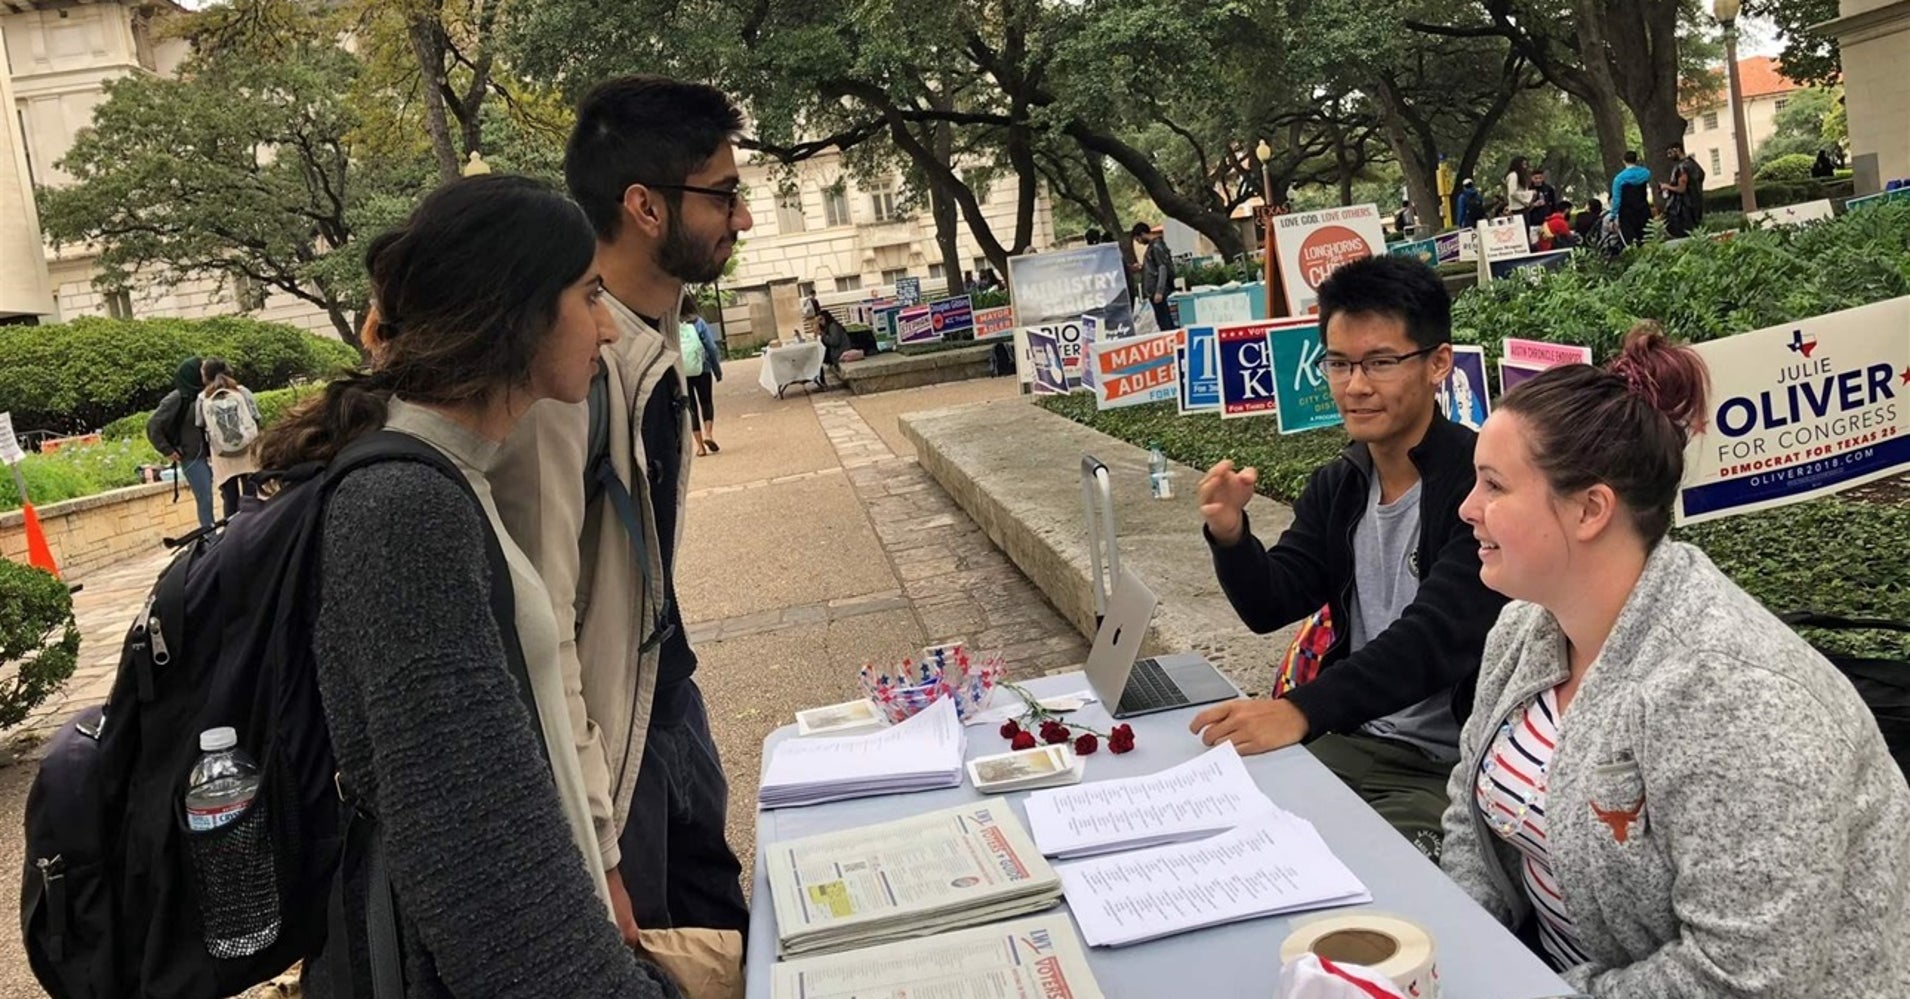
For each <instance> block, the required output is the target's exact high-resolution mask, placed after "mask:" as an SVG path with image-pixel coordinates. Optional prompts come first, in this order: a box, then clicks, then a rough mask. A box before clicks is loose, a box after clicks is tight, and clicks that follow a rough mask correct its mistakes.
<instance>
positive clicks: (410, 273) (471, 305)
mask: <svg viewBox="0 0 1910 999" xmlns="http://www.w3.org/2000/svg"><path fill="white" fill-rule="evenodd" d="M596 245H597V244H596V237H595V235H594V234H593V232H592V231H591V228H590V222H589V220H588V219H586V218H585V217H584V213H583V210H582V209H580V208H578V207H577V205H576V203H574V202H572V201H571V200H570V199H568V198H566V197H564V196H563V195H562V194H559V193H557V192H556V191H553V190H551V189H550V188H549V187H547V186H545V185H543V184H541V183H539V182H537V181H535V180H531V179H530V178H528V177H513V176H508V175H502V174H492V175H481V176H477V177H466V178H463V179H461V180H454V181H452V182H450V183H448V184H445V185H444V186H442V187H439V188H438V189H437V190H435V191H433V192H431V193H430V194H429V195H427V196H426V197H425V199H424V201H423V202H422V203H421V204H419V205H418V207H417V209H416V210H414V211H413V212H412V213H411V217H410V218H408V219H406V220H405V222H404V223H403V224H402V225H400V226H398V227H397V228H395V229H391V230H389V231H387V232H384V233H382V234H380V235H379V236H378V237H377V238H376V239H373V240H372V241H371V244H370V245H369V246H368V247H367V248H366V250H365V269H366V271H367V272H368V273H369V275H370V277H371V286H372V289H373V302H372V307H371V318H369V319H368V321H367V323H366V330H367V332H369V333H372V334H373V336H371V337H369V338H368V339H367V343H368V344H371V345H373V346H372V351H373V355H374V356H373V361H372V368H371V371H370V372H368V373H356V374H349V375H345V376H343V377H340V378H338V379H337V380H335V381H333V382H331V383H330V384H329V385H327V386H326V387H325V391H324V392H323V393H321V394H320V395H318V396H317V397H315V398H313V399H310V400H308V401H306V402H305V403H303V404H301V405H300V406H298V407H297V408H296V409H294V410H292V411H291V412H289V413H287V414H286V415H285V416H284V417H282V418H281V419H280V420H279V421H278V422H277V423H275V424H273V426H272V428H271V429H270V430H268V431H266V433H265V434H264V435H263V440H262V441H261V442H260V445H259V461H260V463H261V464H262V465H264V467H266V468H270V469H288V468H291V467H293V466H295V465H299V464H303V463H305V462H312V461H317V462H328V461H330V460H331V459H332V457H333V456H335V455H336V454H338V452H339V451H341V450H343V449H344V447H345V445H347V444H350V443H351V442H352V441H353V440H355V439H356V438H358V437H360V436H362V435H364V434H366V433H369V432H371V431H373V430H377V429H379V428H380V427H382V426H384V424H385V418H386V413H387V406H388V404H389V402H390V400H391V397H392V396H393V395H400V396H403V397H404V398H405V399H407V400H409V401H412V402H420V403H428V404H437V405H467V404H474V403H476V404H481V403H486V402H489V401H490V400H492V399H494V398H496V397H497V396H498V395H499V394H501V393H503V392H507V391H510V390H512V389H515V388H520V387H523V386H526V385H527V384H528V383H529V381H530V372H531V361H532V359H533V358H534V357H535V356H536V354H537V349H538V347H539V345H540V344H541V343H542V342H543V339H544V336H545V335H546V334H547V333H548V332H549V331H550V329H551V326H552V325H553V324H554V323H555V322H556V320H557V308H558V300H559V298H560V296H562V294H563V292H564V289H565V288H568V287H569V286H570V285H572V284H574V283H576V282H577V280H578V279H579V278H582V277H583V276H584V274H585V272H586V271H588V270H589V269H590V262H591V258H592V257H593V256H594V255H595V254H596Z"/></svg>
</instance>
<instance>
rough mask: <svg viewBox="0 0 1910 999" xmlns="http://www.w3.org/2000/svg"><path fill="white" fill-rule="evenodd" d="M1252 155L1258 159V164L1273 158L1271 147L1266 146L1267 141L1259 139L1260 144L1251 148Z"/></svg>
mask: <svg viewBox="0 0 1910 999" xmlns="http://www.w3.org/2000/svg"><path fill="white" fill-rule="evenodd" d="M1253 154H1254V155H1255V156H1258V157H1260V162H1262V163H1265V162H1266V161H1268V160H1270V159H1272V158H1273V147H1272V146H1269V145H1267V140H1265V139H1261V140H1260V144H1259V145H1257V146H1255V147H1253Z"/></svg>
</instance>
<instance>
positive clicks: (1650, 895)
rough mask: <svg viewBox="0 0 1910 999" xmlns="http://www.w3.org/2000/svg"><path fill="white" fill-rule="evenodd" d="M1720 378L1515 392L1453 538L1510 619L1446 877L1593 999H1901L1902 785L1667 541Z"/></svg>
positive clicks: (1764, 634)
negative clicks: (1502, 598)
mask: <svg viewBox="0 0 1910 999" xmlns="http://www.w3.org/2000/svg"><path fill="white" fill-rule="evenodd" d="M1704 386H1705V375H1704V369H1703V367H1702V365H1701V362H1700V361H1699V360H1698V358H1697V356H1696V355H1695V354H1694V353H1692V352H1691V351H1690V350H1689V349H1688V348H1683V347H1673V346H1671V345H1669V344H1668V343H1666V342H1665V341H1664V339H1663V338H1662V337H1661V336H1659V335H1657V334H1656V333H1655V332H1653V331H1648V330H1647V331H1636V332H1634V333H1633V335H1632V336H1631V337H1630V338H1629V339H1628V341H1627V343H1626V345H1625V348H1624V351H1623V353H1622V354H1621V356H1620V357H1619V358H1618V359H1617V360H1615V361H1614V362H1613V363H1612V365H1611V367H1610V370H1608V371H1601V370H1598V369H1596V368H1592V367H1590V366H1587V365H1574V366H1571V367H1566V368H1558V369H1554V370H1552V371H1548V372H1546V373H1545V374H1543V375H1540V376H1539V377H1537V378H1534V379H1533V380H1532V381H1530V382H1527V383H1525V384H1523V385H1521V386H1520V387H1519V388H1517V389H1515V390H1513V391H1512V392H1510V393H1508V394H1507V395H1506V397H1505V399H1504V400H1503V401H1502V402H1501V403H1500V406H1499V411H1498V412H1496V413H1494V414H1493V416H1492V418H1491V419H1490V420H1488V421H1487V422H1486V425H1485V429H1484V430H1483V431H1481V432H1480V434H1479V442H1478V448H1477V451H1476V454H1475V456H1474V461H1475V464H1476V465H1477V468H1478V482H1477V485H1476V486H1475V487H1474V489H1473V492H1472V494H1471V495H1470V496H1468V497H1467V499H1466V502H1465V503H1464V505H1462V506H1461V507H1460V516H1461V517H1463V518H1464V519H1465V520H1466V522H1467V523H1468V524H1470V525H1472V528H1473V532H1474V534H1475V535H1476V536H1477V537H1478V539H1479V548H1480V562H1481V566H1482V568H1481V572H1480V575H1481V577H1482V578H1483V579H1484V580H1485V582H1486V585H1488V586H1490V587H1492V588H1493V589H1495V590H1498V591H1499V592H1501V593H1504V594H1505V595H1507V596H1509V597H1511V598H1513V602H1512V603H1511V604H1509V605H1508V606H1507V607H1506V609H1505V611H1504V612H1503V613H1502V614H1501V615H1500V617H1499V622H1498V624H1497V625H1496V626H1495V627H1494V628H1493V629H1492V632H1491V634H1490V635H1489V636H1488V638H1487V639H1486V648H1485V655H1484V660H1483V662H1482V664H1481V666H1480V674H1479V690H1478V696H1477V699H1476V700H1475V702H1474V708H1473V713H1472V717H1471V719H1470V720H1469V721H1468V722H1467V724H1466V727H1465V730H1464V731H1463V733H1462V734H1461V737H1460V754H1461V760H1460V763H1459V766H1458V767H1457V768H1456V769H1455V770H1454V771H1453V775H1452V780H1451V782H1450V784H1449V791H1450V796H1451V804H1450V805H1449V807H1448V808H1447V810H1446V815H1445V832H1446V841H1445V850H1444V853H1443V855H1442V864H1443V866H1444V867H1445V870H1446V872H1447V873H1448V874H1449V875H1451V876H1452V878H1453V879H1454V880H1455V881H1457V882H1458V883H1459V884H1460V886H1461V887H1463V888H1465V889H1466V891H1467V892H1468V893H1469V894H1470V895H1471V896H1472V897H1473V898H1474V899H1476V900H1477V901H1478V902H1479V904H1480V905H1483V906H1485V907H1486V908H1487V909H1488V910H1489V911H1491V912H1493V913H1494V914H1495V915H1497V916H1498V917H1499V918H1500V919H1501V920H1504V921H1505V922H1506V923H1508V924H1509V925H1512V926H1514V927H1530V928H1532V929H1534V930H1535V931H1536V934H1537V938H1538V940H1539V941H1540V943H1541V944H1542V946H1543V952H1544V954H1545V955H1546V956H1547V957H1548V958H1549V959H1550V960H1551V961H1552V963H1553V964H1554V966H1556V967H1557V968H1558V969H1559V970H1560V971H1561V972H1563V974H1564V975H1565V978H1566V979H1567V981H1569V982H1571V983H1572V985H1573V986H1574V987H1576V988H1579V989H1583V990H1584V991H1586V992H1588V993H1590V994H1591V995H1593V996H1598V997H1613V999H1616V997H1638V999H1647V997H1652V999H1656V997H1662V996H1770V997H1787V999H1789V997H1807V996H1824V997H1830V996H1838V997H1843V996H1885V995H1890V996H1898V995H1906V994H1910V931H1907V930H1906V926H1910V787H1906V785H1905V783H1904V777H1903V774H1902V773H1901V772H1900V771H1899V770H1898V769H1897V765H1896V763H1895V762H1894V761H1893V760H1892V759H1891V757H1890V755H1889V753H1888V751H1887V750H1886V748H1885V744H1884V741H1883V736H1882V734H1881V733H1880V732H1879V731H1878V728H1877V723H1876V719H1875V718H1874V717H1873V716H1872V715H1871V713H1870V711H1869V710H1868V708H1867V707H1866V706H1865V705H1864V703H1863V702H1862V701H1861V700H1860V699H1859V698H1858V696H1857V694H1856V692H1855V690H1853V689H1852V687H1851V685H1850V683H1849V682H1848V681H1847V680H1845V679H1844V677H1843V676H1842V675H1841V674H1839V673H1838V672H1837V671H1836V669H1835V668H1834V667H1832V666H1831V665H1830V663H1828V662H1827V661H1825V659H1824V658H1823V656H1821V655H1819V654H1818V653H1817V652H1815V651H1814V650H1812V649H1811V648H1810V646H1808V645H1806V644H1805V643H1804V641H1803V640H1802V639H1800V638H1798V637H1797V635H1796V634H1794V633H1793V632H1792V631H1791V630H1790V629H1789V628H1787V627H1785V626H1784V625H1783V624H1782V623H1781V622H1779V621H1778V620H1777V619H1776V618H1775V617H1774V616H1772V615H1771V614H1770V612H1768V611H1766V610H1765V609H1764V608H1763V607H1762V606H1761V605H1759V604H1758V602H1757V601H1756V600H1755V599H1754V598H1752V597H1751V596H1750V595H1749V594H1746V593H1745V592H1744V591H1743V590H1741V589H1739V588H1738V587H1737V586H1736V585H1734V584H1733V583H1732V582H1731V581H1730V580H1729V579H1727V578H1726V577H1725V576H1724V574H1723V573H1721V572H1719V571H1718V568H1717V567H1716V566H1715V565H1713V564H1712V563H1711V561H1710V560H1709V559H1707V558H1706V557H1705V556H1704V553H1702V552H1700V551H1698V550H1697V549H1696V548H1693V547H1691V546H1689V545H1686V544H1682V543H1679V542H1675V541H1670V540H1666V538H1665V534H1666V531H1667V530H1668V529H1669V527H1670V525H1671V516H1672V503H1673V500H1674V498H1675V496H1676V493H1677V489H1678V483H1679V480H1680V479H1681V478H1682V475H1683V471H1684V460H1683V454H1684V449H1685V443H1686V435H1687V432H1688V428H1690V427H1692V426H1693V425H1694V424H1698V423H1700V422H1701V421H1702V418H1703V414H1704V412H1705V403H1704Z"/></svg>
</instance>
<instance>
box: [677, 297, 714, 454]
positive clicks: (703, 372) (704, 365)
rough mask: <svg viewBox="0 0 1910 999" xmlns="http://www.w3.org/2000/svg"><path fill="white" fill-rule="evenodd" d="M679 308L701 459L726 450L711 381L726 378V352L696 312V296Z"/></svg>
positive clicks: (692, 425)
mask: <svg viewBox="0 0 1910 999" xmlns="http://www.w3.org/2000/svg"><path fill="white" fill-rule="evenodd" d="M680 311H681V313H682V315H681V316H680V317H679V319H680V320H681V321H680V322H679V323H678V326H677V339H678V346H679V347H680V348H682V351H683V377H684V387H685V388H687V389H688V390H689V395H690V407H689V408H690V433H691V434H693V435H694V436H695V437H696V455H697V457H699V458H701V457H704V456H705V455H711V454H715V453H717V452H718V451H721V450H723V449H722V448H720V447H718V446H717V445H716V386H715V385H714V384H713V382H712V380H714V381H718V382H720V381H722V380H723V352H722V351H721V350H718V349H717V347H716V337H715V335H714V334H712V333H711V332H710V324H709V323H706V322H704V321H703V316H702V314H701V313H699V312H697V310H696V299H695V298H694V297H693V296H690V295H685V296H683V308H682V309H681V310H680Z"/></svg>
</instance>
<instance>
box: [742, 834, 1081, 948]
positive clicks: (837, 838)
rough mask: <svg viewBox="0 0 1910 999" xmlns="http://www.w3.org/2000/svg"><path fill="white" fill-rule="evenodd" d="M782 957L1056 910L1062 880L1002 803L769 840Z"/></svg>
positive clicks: (768, 862) (771, 888) (772, 894)
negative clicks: (792, 838)
mask: <svg viewBox="0 0 1910 999" xmlns="http://www.w3.org/2000/svg"><path fill="white" fill-rule="evenodd" d="M764 858H765V859H764V862H765V864H766V865H767V867H768V871H769V891H770V897H771V900H772V902H773V903H774V904H775V907H776V932H777V934H778V940H777V944H778V946H779V947H780V949H781V954H782V955H784V956H789V955H797V954H826V953H831V952H833V951H838V950H848V949H850V948H854V947H866V946H869V945H871V944H878V943H888V942H890V941H895V940H906V939H910V938H912V937H925V936H932V935H934V934H936V933H940V932H942V931H944V930H951V929H959V928H963V927H968V926H978V925H980V924H982V923H989V922H994V921H995V920H998V919H1006V918H1010V917H1014V916H1025V915H1027V914H1029V913H1031V912H1039V911H1041V910H1042V909H1046V908H1049V907H1051V906H1053V905H1054V904H1055V903H1056V902H1059V901H1060V900H1061V880H1060V878H1059V877H1057V876H1056V875H1055V872H1054V868H1052V867H1049V866H1048V862H1047V861H1045V860H1043V859H1041V855H1040V854H1039V853H1037V852H1036V851H1035V848H1034V844H1033V843H1032V842H1030V841H1029V839H1028V834H1027V833H1026V832H1025V831H1023V829H1022V828H1021V823H1019V822H1017V821H1015V815H1014V812H1013V811H1011V810H1010V809H1009V808H1008V806H1007V805H1005V804H1002V803H999V802H998V803H992V804H981V805H964V806H960V807H956V808H949V809H944V810H942V811H939V812H930V813H928V814H927V815H918V816H915V817H913V818H907V819H902V820H899V821H896V822H885V823H882V824H881V825H874V826H864V827H862V828H860V829H848V830H844V831H842V832H838V833H828V834H826V835H822V836H811V837H808V838H806V839H798V840H789V841H787V842H782V843H774V844H771V845H770V846H769V847H768V848H767V849H766V850H765V851H764Z"/></svg>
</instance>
